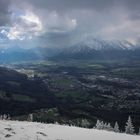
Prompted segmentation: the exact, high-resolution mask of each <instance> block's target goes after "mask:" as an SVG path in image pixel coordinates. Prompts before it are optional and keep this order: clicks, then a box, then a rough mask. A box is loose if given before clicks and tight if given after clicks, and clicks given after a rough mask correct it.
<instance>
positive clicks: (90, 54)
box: [57, 38, 140, 59]
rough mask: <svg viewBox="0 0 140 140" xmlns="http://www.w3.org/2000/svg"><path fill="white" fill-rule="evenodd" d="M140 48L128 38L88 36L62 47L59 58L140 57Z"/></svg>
mask: <svg viewBox="0 0 140 140" xmlns="http://www.w3.org/2000/svg"><path fill="white" fill-rule="evenodd" d="M139 54H140V48H139V47H138V46H136V45H134V44H132V43H130V42H128V41H126V40H124V41H118V40H111V41H110V40H109V41H108V40H102V39H96V38H88V39H85V40H83V41H80V42H79V43H77V44H75V45H73V46H71V47H67V48H64V49H62V51H61V53H59V54H58V55H57V58H64V57H66V58H78V59H81V58H82V59H85V58H88V59H89V58H92V59H93V58H94V59H118V58H119V59H120V58H122V57H123V58H126V59H132V58H134V59H137V58H138V59H139V56H140V55H139Z"/></svg>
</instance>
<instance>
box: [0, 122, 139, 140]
mask: <svg viewBox="0 0 140 140" xmlns="http://www.w3.org/2000/svg"><path fill="white" fill-rule="evenodd" d="M0 140H140V136H132V135H126V134H119V133H114V132H107V131H101V130H95V129H84V128H78V127H69V126H61V125H54V124H41V123H33V122H19V121H0Z"/></svg>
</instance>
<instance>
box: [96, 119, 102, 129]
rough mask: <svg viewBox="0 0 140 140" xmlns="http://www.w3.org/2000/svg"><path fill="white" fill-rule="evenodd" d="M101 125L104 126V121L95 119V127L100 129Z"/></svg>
mask: <svg viewBox="0 0 140 140" xmlns="http://www.w3.org/2000/svg"><path fill="white" fill-rule="evenodd" d="M103 127H104V122H103V121H100V120H97V122H96V126H95V128H96V129H98V130H101V129H103Z"/></svg>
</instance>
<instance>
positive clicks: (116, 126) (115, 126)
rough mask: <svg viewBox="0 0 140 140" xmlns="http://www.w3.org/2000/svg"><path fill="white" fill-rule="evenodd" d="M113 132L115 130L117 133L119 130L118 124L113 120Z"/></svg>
mask: <svg viewBox="0 0 140 140" xmlns="http://www.w3.org/2000/svg"><path fill="white" fill-rule="evenodd" d="M114 132H117V133H119V132H120V130H119V125H118V123H117V122H115V125H114Z"/></svg>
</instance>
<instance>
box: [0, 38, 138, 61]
mask: <svg viewBox="0 0 140 140" xmlns="http://www.w3.org/2000/svg"><path fill="white" fill-rule="evenodd" d="M139 54H140V46H138V45H134V44H132V43H130V42H128V41H126V40H124V41H118V40H115V41H114V40H113V41H107V40H102V39H97V38H91V37H90V38H87V39H85V40H82V41H80V42H78V43H76V44H75V45H72V46H70V47H67V46H66V47H63V48H60V47H57V48H56V47H55V48H53V47H51V48H49V47H46V48H45V47H44V48H43V47H38V48H30V49H24V48H23V47H12V48H1V49H0V63H11V62H20V61H34V60H46V59H48V58H49V59H50V58H51V59H60V60H61V59H64V58H66V59H94V60H111V59H113V60H120V59H123V60H124V59H125V60H130V59H131V60H132V59H133V60H139V59H140V55H139Z"/></svg>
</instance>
